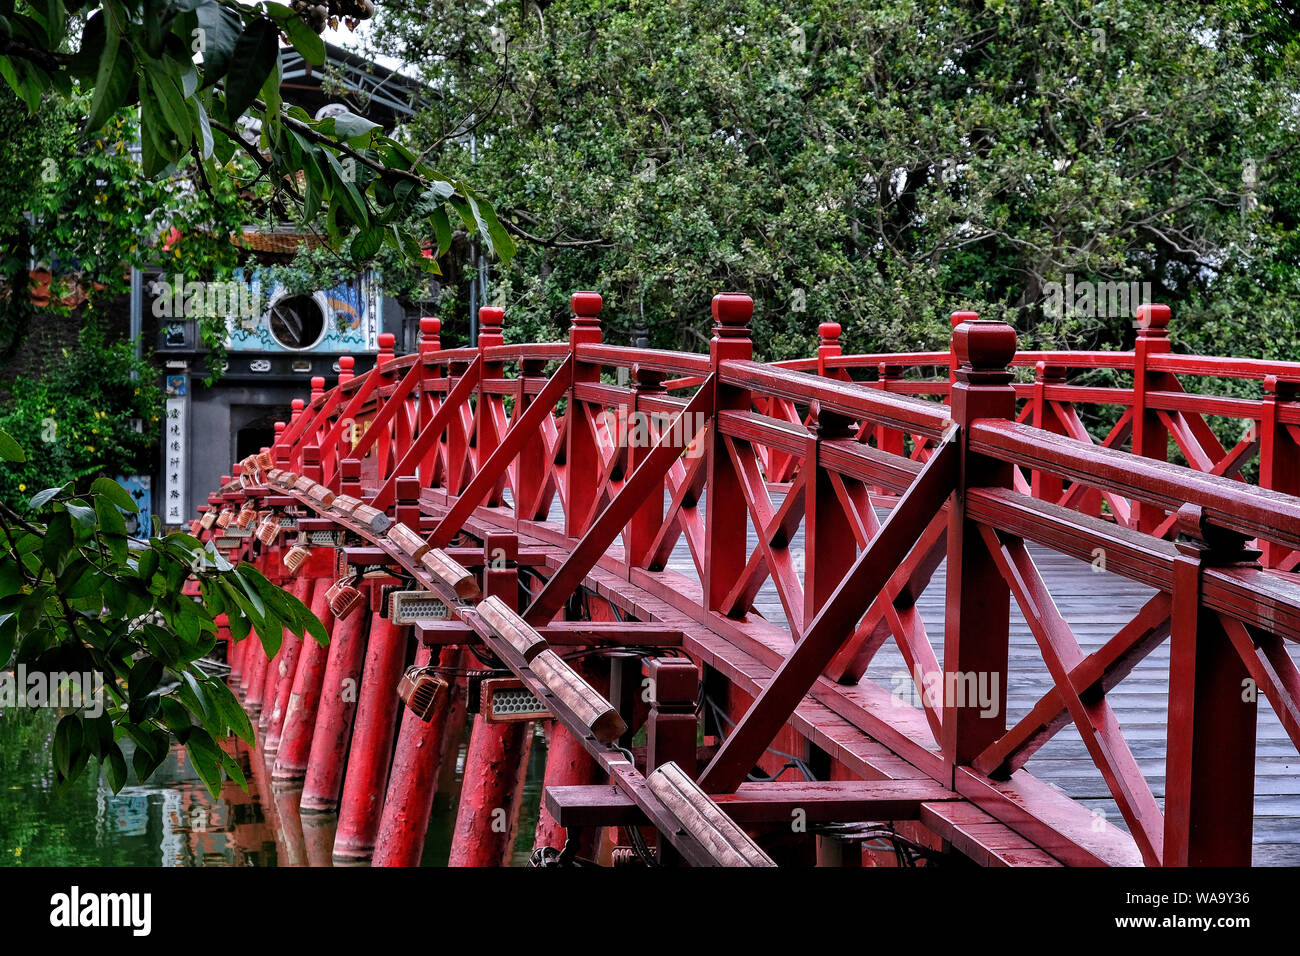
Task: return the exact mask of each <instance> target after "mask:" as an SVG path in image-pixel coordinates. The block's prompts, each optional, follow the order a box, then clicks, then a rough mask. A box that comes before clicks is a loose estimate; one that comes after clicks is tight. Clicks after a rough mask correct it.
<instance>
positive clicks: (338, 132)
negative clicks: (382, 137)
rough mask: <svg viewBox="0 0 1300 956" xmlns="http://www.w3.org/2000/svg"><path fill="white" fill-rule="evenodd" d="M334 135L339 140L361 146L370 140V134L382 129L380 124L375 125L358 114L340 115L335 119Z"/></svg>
mask: <svg viewBox="0 0 1300 956" xmlns="http://www.w3.org/2000/svg"><path fill="white" fill-rule="evenodd" d="M333 120H334V135H335V136H336V137H337V138H338V139H343V140H347V141H348V142H349V143H351V144H352V145H360V144H361V143H364V142H365V141H366V140H367V139H369V138H370V134H371V133H373V132H374V131H375V130H377V129H380V128H381V127H380V125H379V124H378V123H373V122H371V121H370V120H368V119H366V118H365V117H364V116H358V115H357V114H356V113H340V114H339V115H337V116H335V117H333Z"/></svg>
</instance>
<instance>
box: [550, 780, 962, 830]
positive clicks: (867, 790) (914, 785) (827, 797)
mask: <svg viewBox="0 0 1300 956" xmlns="http://www.w3.org/2000/svg"><path fill="white" fill-rule="evenodd" d="M713 799H714V801H715V802H716V803H717V804H718V806H720V807H721V808H722V809H723V810H724V811H725V812H726V814H727V816H729V817H731V819H732V820H734V821H736V822H737V823H742V824H750V825H752V824H764V823H780V824H789V823H790V822H791V821H793V820H794V819H796V814H797V812H798V811H802V813H803V819H804V820H806V821H807V822H808V823H857V822H859V821H886V820H917V819H920V815H921V805H922V804H923V803H930V802H938V801H947V800H958V799H960V798H959V797H958V795H957V794H956V793H954V792H953V791H951V790H949V789H948V788H946V787H944V786H943V785H942V784H940V783H938V782H937V781H931V780H871V781H864V780H852V781H808V782H802V781H784V780H776V781H772V782H768V783H742V784H741V785H740V786H739V787H737V788H736V792H735V793H724V794H718V795H716V796H714V798H713ZM545 800H546V809H547V810H549V811H550V813H551V815H552V816H553V817H554V818H555V820H556V822H558V823H559V824H560V825H561V826H565V827H605V826H619V827H632V826H645V825H646V822H647V821H646V816H645V814H644V813H642V812H641V809H640V808H639V807H638V806H637V805H636V803H635V802H633V801H632V799H631V798H629V797H627V796H626V795H625V794H623V792H622V791H621V790H619V788H618V787H614V786H607V785H602V784H596V785H590V786H567V787H547V788H546V791H545Z"/></svg>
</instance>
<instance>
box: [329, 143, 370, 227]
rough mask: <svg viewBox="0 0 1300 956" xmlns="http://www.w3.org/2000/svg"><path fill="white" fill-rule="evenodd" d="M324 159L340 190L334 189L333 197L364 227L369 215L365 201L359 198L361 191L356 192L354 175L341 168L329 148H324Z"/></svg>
mask: <svg viewBox="0 0 1300 956" xmlns="http://www.w3.org/2000/svg"><path fill="white" fill-rule="evenodd" d="M325 160H326V162H328V163H329V166H330V169H332V170H333V171H334V177H335V180H336V181H337V183H338V185H339V186H340V187H342V191H341V192H340V191H339V190H337V189H336V190H335V192H334V195H335V197H336V198H337V199H338V200H339V201H340V202H342V204H343V206H344V211H345V212H347V214H348V218H350V219H351V220H352V221H353V222H354V223H355V224H356V225H357V226H359V227H361V228H363V229H364V228H365V227H366V226H367V225H369V222H370V217H369V215H368V214H367V212H366V202H365V200H364V199H362V198H361V193H359V192H357V186H356V183H355V182H354V179H355V177H352V178H349V177H348V175H347V174H346V173H345V172H344V170H343V165H342V164H341V163H340V162H339V161H338V157H336V156H335V155H334V154H333V153H332V152H330V151H329V150H325Z"/></svg>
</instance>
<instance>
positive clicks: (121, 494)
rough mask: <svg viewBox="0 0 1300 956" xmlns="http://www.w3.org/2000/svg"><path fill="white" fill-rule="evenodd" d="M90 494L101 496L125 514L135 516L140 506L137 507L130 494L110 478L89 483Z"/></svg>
mask: <svg viewBox="0 0 1300 956" xmlns="http://www.w3.org/2000/svg"><path fill="white" fill-rule="evenodd" d="M90 493H91V494H94V495H103V496H104V497H105V498H107V499H108V500H109V501H111V502H112V503H113V504H115V505H116V506H117V507H119V508H121V509H122V510H123V511H125V512H126V513H127V514H136V513H137V512H139V510H140V506H139V505H137V504H136V503H135V499H134V498H133V497H131V492H129V491H127V490H126V489H125V488H123V487H122V486H121V485H119V484H118V483H117V482H116V481H114V480H113V479H112V478H96V479H95V480H94V481H93V482H91V483H90Z"/></svg>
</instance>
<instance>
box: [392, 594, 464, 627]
mask: <svg viewBox="0 0 1300 956" xmlns="http://www.w3.org/2000/svg"><path fill="white" fill-rule="evenodd" d="M450 617H451V608H449V607H447V604H446V602H445V601H443V600H442V598H440V597H438V595H436V594H434V593H433V592H432V591H393V592H391V593H390V594H389V595H388V619H389V620H390V621H392V622H393V623H394V624H418V623H419V622H421V621H445V620H447V619H448V618H450Z"/></svg>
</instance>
